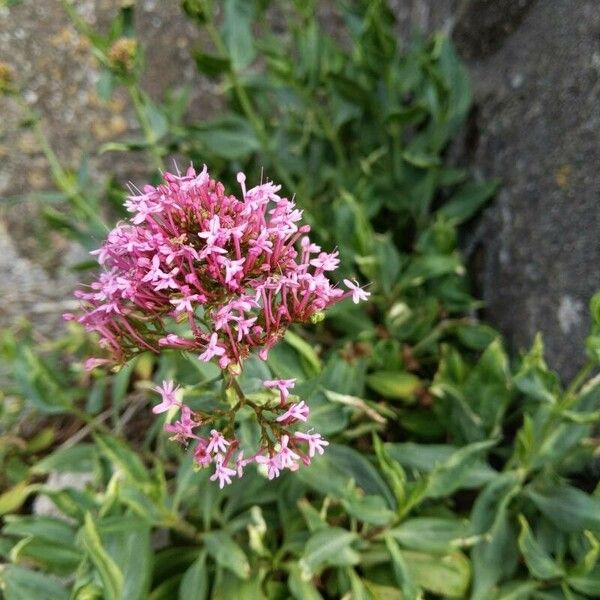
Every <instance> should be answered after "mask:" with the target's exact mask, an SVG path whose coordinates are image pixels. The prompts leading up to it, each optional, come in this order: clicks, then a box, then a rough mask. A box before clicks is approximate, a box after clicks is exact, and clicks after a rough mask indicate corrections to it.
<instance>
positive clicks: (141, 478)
mask: <svg viewBox="0 0 600 600" xmlns="http://www.w3.org/2000/svg"><path fill="white" fill-rule="evenodd" d="M94 441H95V442H96V444H97V445H98V448H99V449H100V452H101V453H102V454H103V455H104V456H105V457H106V458H107V459H108V460H109V461H110V462H111V463H112V465H113V466H116V467H118V468H119V469H120V470H121V471H123V473H124V474H125V475H126V476H127V477H128V478H129V479H130V480H131V481H132V482H133V483H137V484H138V485H148V484H149V483H150V476H149V475H148V471H147V470H146V467H145V466H144V464H143V463H142V461H141V460H140V458H139V456H138V455H137V454H136V453H135V452H134V451H133V450H132V449H131V448H130V447H129V446H127V445H126V444H125V443H124V442H122V441H120V440H118V439H117V438H115V437H113V436H111V435H105V434H100V433H97V434H94Z"/></svg>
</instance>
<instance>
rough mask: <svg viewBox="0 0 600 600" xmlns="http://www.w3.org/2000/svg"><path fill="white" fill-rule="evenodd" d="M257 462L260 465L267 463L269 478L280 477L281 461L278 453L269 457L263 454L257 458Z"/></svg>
mask: <svg viewBox="0 0 600 600" xmlns="http://www.w3.org/2000/svg"><path fill="white" fill-rule="evenodd" d="M255 462H256V463H258V464H259V465H266V467H267V477H268V478H269V479H275V478H276V477H279V474H280V472H281V463H280V462H279V456H278V455H277V454H275V455H273V456H268V457H267V456H263V455H262V454H261V455H259V456H257V457H256V458H255Z"/></svg>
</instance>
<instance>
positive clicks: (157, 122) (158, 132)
mask: <svg viewBox="0 0 600 600" xmlns="http://www.w3.org/2000/svg"><path fill="white" fill-rule="evenodd" d="M143 111H144V114H145V115H146V119H147V121H148V124H149V125H150V129H151V131H152V142H158V141H159V140H160V139H161V138H163V137H164V136H165V134H166V133H167V132H168V131H169V121H168V120H167V117H166V116H165V115H164V114H163V113H162V111H161V110H160V109H159V108H158V107H156V106H154V105H153V104H151V103H150V102H149V101H146V102H145V104H144V107H143Z"/></svg>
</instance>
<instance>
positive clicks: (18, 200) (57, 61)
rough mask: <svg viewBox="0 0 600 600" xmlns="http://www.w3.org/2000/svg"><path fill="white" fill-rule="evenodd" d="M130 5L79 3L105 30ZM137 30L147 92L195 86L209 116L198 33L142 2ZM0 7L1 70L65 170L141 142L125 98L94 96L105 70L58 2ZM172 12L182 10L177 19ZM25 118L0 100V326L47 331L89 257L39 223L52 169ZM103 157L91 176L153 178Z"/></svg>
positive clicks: (133, 162) (118, 0) (109, 0)
mask: <svg viewBox="0 0 600 600" xmlns="http://www.w3.org/2000/svg"><path fill="white" fill-rule="evenodd" d="M121 4H123V0H77V1H76V2H75V3H74V5H75V7H76V8H77V10H78V12H79V13H80V14H81V16H82V17H83V18H85V20H86V21H88V22H89V23H91V24H93V26H94V27H96V28H98V29H99V30H100V31H105V30H106V28H107V26H108V23H109V22H110V20H111V19H112V17H113V16H114V15H115V14H116V11H117V9H118V7H119V6H120V5H121ZM136 5H137V12H136V27H137V32H138V35H139V38H140V40H141V43H142V46H143V47H144V49H145V56H146V70H145V75H144V81H143V86H144V89H145V90H146V91H147V92H148V93H149V94H150V95H151V96H152V97H153V98H159V97H160V96H161V95H162V94H163V93H164V91H165V90H167V89H170V88H173V87H180V86H183V85H190V86H191V88H192V89H193V90H194V93H193V97H192V103H193V104H194V105H195V106H196V107H198V106H200V103H199V102H198V99H199V98H202V99H203V102H202V104H201V107H202V110H204V111H206V110H207V107H208V109H209V110H210V108H211V104H212V105H213V106H214V104H215V102H214V101H213V100H211V98H214V95H210V94H207V89H209V86H210V84H209V83H208V82H207V81H206V80H202V79H201V78H200V76H199V75H198V74H197V72H196V70H195V67H194V65H193V61H192V59H191V53H190V50H191V48H192V46H193V45H194V44H196V43H197V41H198V31H197V29H196V28H195V27H194V26H193V24H192V23H190V22H189V20H188V19H186V18H185V16H184V15H183V14H182V13H181V11H179V5H178V3H177V2H174V1H173V2H171V1H169V2H163V1H161V0H138V1H137V3H136ZM3 6H4V5H3V3H2V2H0V61H5V62H7V63H9V64H10V65H11V66H12V67H13V69H14V70H15V71H16V78H17V80H18V82H19V84H20V86H21V87H22V89H23V90H24V96H25V99H26V101H27V102H28V104H29V105H30V106H31V107H32V108H33V109H34V110H35V111H37V113H38V114H39V115H41V117H42V121H41V123H42V127H43V129H44V131H45V132H46V134H47V135H48V137H49V139H50V142H51V144H52V146H53V148H54V149H55V151H56V152H57V154H58V156H59V158H60V160H61V161H62V162H63V164H65V165H68V166H71V167H72V168H75V169H76V168H78V166H79V164H80V161H81V158H82V156H86V155H90V156H93V155H94V154H95V152H96V149H97V148H98V146H99V145H100V144H102V143H104V142H107V141H115V140H118V139H119V138H120V137H129V138H134V137H137V136H139V133H138V131H137V124H136V123H137V121H136V119H135V117H134V116H133V114H132V110H131V108H130V106H131V103H130V102H129V99H128V98H127V96H126V94H125V93H124V92H123V91H122V90H121V91H117V92H116V93H115V94H114V96H113V98H112V99H111V100H110V101H109V102H103V101H101V100H100V99H99V98H98V96H97V94H96V82H97V81H98V78H99V76H100V68H99V66H98V64H97V62H96V60H95V59H94V57H93V55H92V53H91V50H90V47H89V44H88V43H87V42H86V40H85V39H83V38H82V37H81V36H79V35H78V33H77V32H76V30H75V29H74V28H73V27H72V26H71V24H70V22H69V19H68V17H67V15H66V13H65V12H64V9H63V7H62V5H61V2H60V1H59V0H44V1H42V2H40V1H38V0H22V1H20V2H15V3H13V5H12V6H11V8H10V9H9V8H7V7H6V6H4V7H3ZM173 9H175V10H173ZM22 120H23V112H22V110H20V108H19V107H18V106H17V104H16V102H15V101H14V100H13V99H11V98H6V97H4V98H3V97H0V199H1V202H0V274H1V275H2V277H1V279H0V298H1V299H2V300H3V302H2V303H1V305H0V327H2V326H6V325H10V324H13V323H14V322H15V321H16V320H17V319H18V317H19V316H21V315H27V316H29V317H31V318H32V319H33V320H34V321H35V323H36V328H38V329H40V330H41V331H42V332H46V333H47V332H49V331H51V330H53V329H56V327H60V326H61V322H60V314H61V312H63V311H64V310H65V307H66V306H68V305H69V302H71V303H72V295H71V292H72V289H73V287H74V286H75V284H76V278H77V277H76V275H74V274H73V273H71V272H69V267H70V266H71V265H73V264H75V263H77V262H79V261H81V260H82V258H85V256H83V255H82V253H81V251H80V249H79V248H78V247H76V246H75V245H68V244H67V243H66V242H65V241H64V240H63V239H60V238H59V237H58V236H55V235H53V234H52V233H51V232H48V231H47V230H46V228H45V226H44V222H43V220H42V219H40V218H39V203H38V201H37V199H36V198H35V196H36V193H39V192H41V191H47V190H52V183H51V180H50V177H49V174H48V164H47V161H46V159H45V157H44V155H43V153H42V152H41V151H40V148H39V145H38V143H37V141H36V139H35V136H34V135H33V132H32V131H31V130H29V129H26V128H22V127H20V124H21V122H22ZM116 156H117V155H115V154H106V155H104V156H103V157H100V158H92V160H91V161H90V172H91V175H92V177H94V178H95V179H100V180H102V179H104V177H103V174H106V173H108V172H110V173H113V174H116V175H117V176H120V178H121V179H124V180H129V179H131V180H132V181H137V180H138V178H140V177H144V176H145V175H146V174H147V173H148V170H149V168H148V164H147V163H146V162H145V161H144V159H143V158H141V157H140V156H133V155H130V156H127V157H126V156H124V155H122V154H120V155H118V157H117V158H118V159H117V160H116V159H115V157H116Z"/></svg>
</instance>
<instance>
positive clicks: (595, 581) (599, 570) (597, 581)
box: [567, 565, 600, 598]
mask: <svg viewBox="0 0 600 600" xmlns="http://www.w3.org/2000/svg"><path fill="white" fill-rule="evenodd" d="M567 582H568V584H569V586H570V587H572V588H573V589H574V590H577V591H578V592H581V593H582V594H587V595H588V596H589V597H590V598H598V597H600V565H598V566H596V567H595V568H594V569H593V570H592V571H591V572H590V573H588V574H586V575H575V576H570V577H568V578H567Z"/></svg>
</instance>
